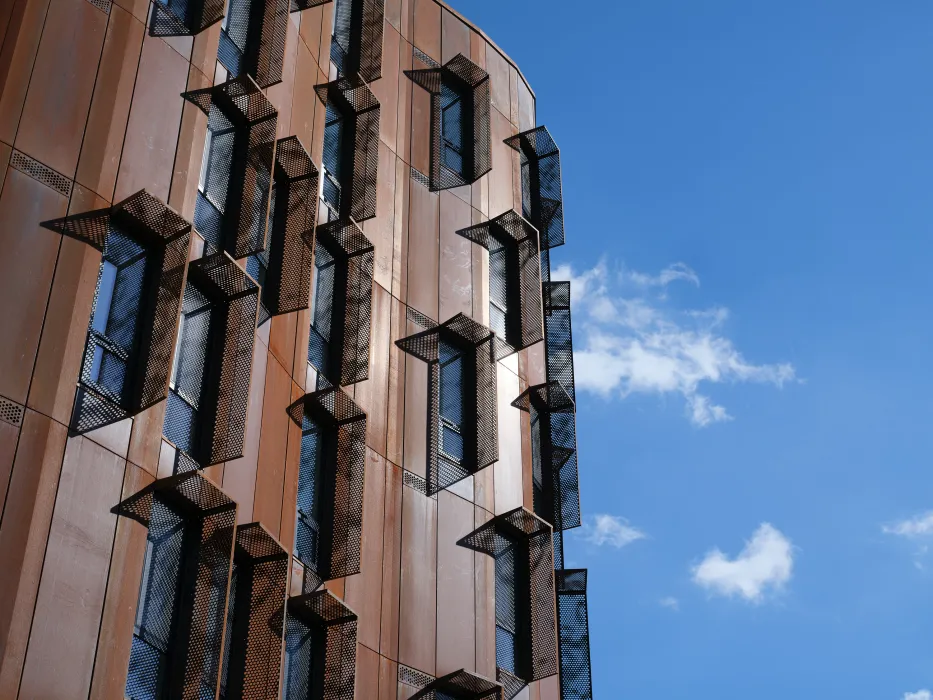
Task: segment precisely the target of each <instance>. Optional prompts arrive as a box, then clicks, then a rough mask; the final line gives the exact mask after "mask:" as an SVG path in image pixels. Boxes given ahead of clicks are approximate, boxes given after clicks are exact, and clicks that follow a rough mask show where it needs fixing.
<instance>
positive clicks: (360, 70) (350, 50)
mask: <svg viewBox="0 0 933 700" xmlns="http://www.w3.org/2000/svg"><path fill="white" fill-rule="evenodd" d="M384 18H385V3H384V2H383V1H382V0H336V2H335V4H334V35H333V40H332V41H331V52H330V55H331V60H332V61H333V62H334V64H335V65H336V66H337V68H338V70H339V74H340V75H359V77H361V78H362V79H363V80H365V81H366V82H368V83H371V82H372V81H374V80H378V79H379V78H381V77H382V32H383V21H384Z"/></svg>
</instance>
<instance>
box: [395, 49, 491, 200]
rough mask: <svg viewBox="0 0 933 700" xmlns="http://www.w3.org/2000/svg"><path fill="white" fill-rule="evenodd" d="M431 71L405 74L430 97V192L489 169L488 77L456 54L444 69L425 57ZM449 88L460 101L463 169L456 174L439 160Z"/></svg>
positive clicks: (469, 179) (464, 182) (466, 181)
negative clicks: (445, 93) (462, 102)
mask: <svg viewBox="0 0 933 700" xmlns="http://www.w3.org/2000/svg"><path fill="white" fill-rule="evenodd" d="M424 60H426V61H427V62H428V65H430V66H431V67H430V68H419V69H415V70H407V71H405V75H407V76H408V77H409V78H410V79H411V81H412V82H413V83H415V84H416V85H418V86H420V87H422V88H424V89H425V90H427V91H428V92H429V93H430V94H431V173H430V175H429V178H428V188H429V189H430V190H431V191H432V192H437V191H439V190H446V189H450V188H452V187H460V186H461V185H468V184H470V183H472V182H476V181H477V180H479V179H480V178H481V177H482V176H483V175H485V174H486V173H488V172H489V171H490V170H491V169H492V151H491V148H490V135H489V134H490V128H489V74H488V73H487V72H486V71H484V70H483V69H482V68H480V67H479V66H477V65H476V64H475V63H473V62H472V61H471V60H470V59H468V58H466V57H465V56H464V55H463V54H457V55H456V56H454V57H453V58H452V59H450V60H449V61H448V62H447V63H445V64H444V65H443V66H440V65H438V64H437V63H435V62H434V61H432V60H431V59H430V58H428V57H427V56H424ZM445 88H446V89H448V90H451V91H453V92H454V93H456V94H458V95H459V96H460V97H461V99H463V100H464V101H465V102H464V106H463V112H464V113H462V114H461V115H460V124H459V127H460V129H461V130H462V131H461V133H462V137H463V147H464V152H463V154H462V155H463V164H462V165H463V167H462V168H461V170H460V171H459V172H458V171H457V170H454V169H452V168H450V167H448V166H447V165H446V164H445V163H444V159H443V158H442V140H443V133H442V130H443V124H442V94H443V92H444V90H445Z"/></svg>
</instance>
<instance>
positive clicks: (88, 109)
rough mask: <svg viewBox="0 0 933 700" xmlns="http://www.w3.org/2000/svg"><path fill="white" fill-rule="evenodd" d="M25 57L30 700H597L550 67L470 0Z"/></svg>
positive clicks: (20, 216)
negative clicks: (558, 276) (555, 274)
mask: <svg viewBox="0 0 933 700" xmlns="http://www.w3.org/2000/svg"><path fill="white" fill-rule="evenodd" d="M0 40H2V44H0V160H2V163H0V165H2V168H0V290H2V296H3V298H4V299H5V303H4V304H3V305H2V306H0V317H2V319H3V324H2V327H3V329H4V331H3V333H2V334H0V570H2V571H3V574H2V575H0V698H4V699H6V698H11V699H12V698H22V699H24V700H27V699H28V700H32V699H39V698H41V699H42V700H47V699H53V698H54V699H62V700H64V699H65V698H68V699H72V698H73V699H78V698H81V699H82V700H83V699H86V698H94V699H103V698H107V699H110V698H132V699H133V700H144V699H149V698H152V699H155V698H198V699H201V698H229V699H232V698H251V699H263V700H266V699H270V700H271V699H274V698H283V699H285V700H324V699H326V700H350V699H352V698H354V697H355V698H358V699H365V700H408V699H409V698H416V697H418V698H421V697H424V698H436V699H437V700H441V699H442V698H461V699H463V698H476V699H481V698H482V699H486V698H499V699H502V698H512V697H517V698H522V699H524V700H558V699H560V700H578V699H580V700H585V699H588V698H592V683H591V680H590V667H589V639H588V630H587V609H586V571H585V570H568V569H565V568H564V562H563V533H564V532H565V531H566V530H567V529H570V528H572V527H576V526H578V525H579V524H580V504H579V493H578V481H577V457H576V437H575V410H574V399H575V396H574V383H573V362H572V340H571V326H570V289H569V284H568V283H565V282H552V281H551V280H550V251H551V249H552V248H555V247H557V246H559V245H561V244H562V243H563V242H564V228H563V210H562V199H561V185H560V182H561V180H560V154H559V151H558V148H557V146H556V144H555V143H554V141H553V140H552V138H551V135H550V134H549V133H548V131H547V129H546V128H544V127H541V126H538V125H537V124H536V120H535V96H534V94H533V92H532V91H531V89H530V87H529V86H528V84H527V82H526V81H525V79H524V76H523V75H522V74H521V72H520V70H519V69H518V67H517V66H515V65H514V64H513V63H512V62H511V61H510V59H509V58H508V57H507V56H506V55H505V54H504V53H503V52H502V51H501V50H500V49H499V48H498V47H497V46H496V45H495V44H493V43H492V42H491V41H490V40H489V39H488V38H487V37H486V36H485V34H483V33H482V31H481V30H479V29H478V28H476V27H474V26H472V25H470V24H469V23H468V22H467V21H466V20H465V19H464V18H462V17H461V16H460V15H458V14H457V13H456V12H455V11H453V10H452V9H450V8H449V7H447V6H446V5H445V4H444V3H441V2H437V1H436V0H384V1H383V0H326V1H322V0H153V1H149V0H11V2H8V3H4V6H3V7H2V8H0Z"/></svg>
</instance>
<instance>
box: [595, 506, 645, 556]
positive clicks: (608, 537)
mask: <svg viewBox="0 0 933 700" xmlns="http://www.w3.org/2000/svg"><path fill="white" fill-rule="evenodd" d="M580 534H581V535H582V537H583V539H585V540H586V541H587V542H589V543H591V544H595V545H597V546H602V545H609V546H610V547H615V548H616V549H622V548H623V547H625V546H626V545H629V544H631V543H632V542H636V541H638V540H642V539H644V538H645V537H646V535H645V533H644V532H642V531H641V530H639V529H638V528H636V527H632V526H631V525H629V522H628V520H626V519H625V518H621V517H619V516H617V515H607V514H605V513H600V514H597V515H594V516H593V517H592V518H588V519H587V521H586V522H584V523H583V528H582V531H581V533H580Z"/></svg>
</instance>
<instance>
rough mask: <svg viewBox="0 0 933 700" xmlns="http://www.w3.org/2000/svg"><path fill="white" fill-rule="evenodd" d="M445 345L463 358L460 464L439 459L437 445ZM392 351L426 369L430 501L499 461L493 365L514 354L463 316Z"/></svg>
mask: <svg viewBox="0 0 933 700" xmlns="http://www.w3.org/2000/svg"><path fill="white" fill-rule="evenodd" d="M445 344H446V345H448V346H450V347H452V348H454V349H455V350H456V351H457V352H459V353H460V354H461V355H462V358H463V359H462V378H461V380H460V382H461V386H460V392H461V396H462V397H463V413H464V415H463V416H462V420H461V421H458V422H460V423H461V424H462V429H463V442H464V445H463V452H464V454H463V455H462V458H461V459H460V460H459V463H457V462H455V461H452V460H450V459H446V458H440V457H439V456H438V453H439V451H440V443H441V436H440V429H441V428H440V422H441V415H440V414H441V411H440V403H439V396H440V389H441V368H440V366H439V360H440V359H441V358H440V348H441V346H442V345H445ZM396 345H397V346H398V347H399V348H401V349H402V350H403V351H404V352H406V353H408V354H409V355H413V356H414V357H417V358H418V359H420V360H422V361H424V362H427V363H428V364H429V368H428V381H429V386H428V430H427V433H428V435H427V439H428V455H427V461H428V463H427V477H428V478H427V492H428V495H433V494H435V493H437V492H438V491H440V490H441V489H445V488H447V487H448V486H451V485H453V484H455V483H456V482H458V481H460V480H461V479H464V478H466V477H467V476H469V475H470V474H475V473H476V472H478V471H479V470H480V469H483V468H485V467H487V466H489V465H490V464H492V463H493V462H495V461H496V460H497V459H498V458H499V438H498V408H497V400H496V383H497V382H496V362H498V361H499V360H500V359H502V358H503V357H505V356H506V355H508V354H510V353H511V352H513V349H512V348H511V346H509V345H508V344H507V343H505V341H503V340H502V339H500V338H498V337H497V336H496V335H495V334H494V333H493V332H492V331H490V330H489V329H488V328H486V327H485V326H483V325H480V324H479V323H476V321H474V320H472V319H471V318H469V317H468V316H466V315H464V314H462V313H460V314H457V315H456V316H454V317H453V318H451V319H449V320H447V321H445V322H444V323H442V324H440V325H439V326H434V327H431V328H428V329H427V330H424V331H421V332H419V333H415V334H414V335H410V336H408V337H407V338H402V339H401V340H398V341H396ZM471 397H472V398H471Z"/></svg>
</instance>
